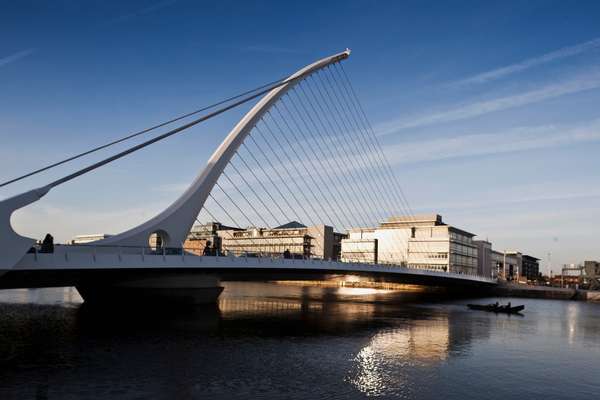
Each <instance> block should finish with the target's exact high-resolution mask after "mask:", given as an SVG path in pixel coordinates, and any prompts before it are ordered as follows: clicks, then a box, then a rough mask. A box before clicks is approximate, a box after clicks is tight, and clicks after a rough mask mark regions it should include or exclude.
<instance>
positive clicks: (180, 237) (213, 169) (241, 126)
mask: <svg viewBox="0 0 600 400" xmlns="http://www.w3.org/2000/svg"><path fill="white" fill-rule="evenodd" d="M349 55H350V50H346V51H343V52H341V53H338V54H334V55H332V56H330V57H326V58H323V59H321V60H319V61H316V62H314V63H312V64H310V65H308V66H306V67H304V68H302V69H301V70H299V71H298V72H296V73H295V74H293V75H291V76H290V77H289V78H287V80H286V81H287V83H286V84H283V85H281V86H279V87H277V88H275V89H273V90H271V91H270V92H269V93H267V94H266V95H265V96H264V97H263V98H262V99H261V100H260V101H259V102H258V103H257V104H256V105H255V106H254V107H252V109H251V110H250V111H249V112H248V113H247V114H246V115H245V116H244V117H243V118H242V119H241V120H240V122H238V123H237V125H236V126H235V127H234V128H233V129H232V130H231V132H229V135H227V137H226V138H225V140H224V141H223V143H221V145H220V146H219V147H218V148H217V150H216V151H215V152H214V153H213V155H212V156H211V158H210V159H209V160H208V165H207V166H206V167H205V168H204V170H203V171H202V172H201V173H200V175H198V176H197V177H196V179H195V180H194V182H192V184H191V185H190V187H189V188H188V189H187V190H186V191H185V192H184V193H183V194H182V195H181V196H180V197H179V198H178V199H177V200H175V201H174V202H173V203H172V204H171V205H170V206H169V207H168V208H167V209H165V210H164V211H163V212H161V213H160V214H158V215H157V216H155V217H154V218H152V219H150V220H149V221H147V222H144V223H142V224H141V225H138V226H137V227H135V228H132V229H130V230H128V231H125V232H123V233H120V234H118V235H115V236H112V237H110V238H107V239H103V240H100V241H98V242H97V243H98V244H101V245H120V246H147V244H148V238H149V237H150V235H151V234H152V233H153V232H156V231H159V230H162V231H165V232H166V233H167V234H168V237H169V241H170V242H169V243H167V244H166V246H167V247H169V246H171V247H179V246H181V245H182V243H183V242H184V241H185V239H186V237H187V235H188V233H189V231H190V228H191V227H192V225H193V223H194V220H195V219H196V216H197V215H198V213H199V212H200V210H201V209H202V207H203V206H204V202H205V201H206V199H207V198H208V195H209V194H210V192H211V191H212V189H213V187H214V185H215V183H216V182H217V180H218V179H219V177H220V176H221V174H222V173H223V170H224V169H225V167H226V166H227V164H228V163H229V161H230V160H231V158H232V157H233V155H234V154H235V152H236V151H237V149H238V148H239V147H240V145H241V144H242V142H243V141H244V139H245V138H246V136H248V134H249V133H250V131H251V130H252V128H254V125H255V124H256V123H257V122H258V121H259V120H260V118H261V117H262V116H263V115H264V114H265V113H266V112H267V111H268V110H269V108H270V107H271V106H272V105H273V104H274V103H275V102H276V101H277V100H279V98H280V97H281V96H283V95H284V94H285V93H286V92H287V91H288V90H290V89H291V88H292V87H294V86H295V85H297V84H298V83H299V82H301V81H302V79H304V78H305V77H307V76H309V75H310V74H312V73H314V72H316V71H318V70H320V69H322V68H324V67H326V66H328V65H330V64H332V63H335V62H338V61H340V60H343V59H346V58H348V56H349Z"/></svg>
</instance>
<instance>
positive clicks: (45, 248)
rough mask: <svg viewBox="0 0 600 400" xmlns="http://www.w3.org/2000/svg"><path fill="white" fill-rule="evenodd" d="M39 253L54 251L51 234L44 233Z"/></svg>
mask: <svg viewBox="0 0 600 400" xmlns="http://www.w3.org/2000/svg"><path fill="white" fill-rule="evenodd" d="M40 252H41V253H54V237H52V235H51V234H49V233H46V236H45V237H44V240H43V241H42V248H41V249H40Z"/></svg>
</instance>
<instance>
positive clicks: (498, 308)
mask: <svg viewBox="0 0 600 400" xmlns="http://www.w3.org/2000/svg"><path fill="white" fill-rule="evenodd" d="M467 307H469V308H470V309H471V310H481V311H488V312H495V313H505V314H518V313H520V312H521V311H523V310H524V309H525V306H523V305H521V306H514V307H512V306H510V305H508V304H507V305H505V306H502V305H499V304H467Z"/></svg>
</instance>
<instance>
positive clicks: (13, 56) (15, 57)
mask: <svg viewBox="0 0 600 400" xmlns="http://www.w3.org/2000/svg"><path fill="white" fill-rule="evenodd" d="M34 52H35V49H26V50H21V51H19V52H16V53H15V54H11V55H9V56H6V57H4V58H0V67H4V66H5V65H8V64H11V63H14V62H15V61H19V60H20V59H22V58H25V57H27V56H29V55H31V54H33V53H34Z"/></svg>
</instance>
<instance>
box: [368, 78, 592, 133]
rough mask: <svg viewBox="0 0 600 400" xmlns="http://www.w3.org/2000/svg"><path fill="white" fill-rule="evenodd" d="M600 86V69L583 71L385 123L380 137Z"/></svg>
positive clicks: (379, 131) (379, 129) (381, 128)
mask: <svg viewBox="0 0 600 400" xmlns="http://www.w3.org/2000/svg"><path fill="white" fill-rule="evenodd" d="M599 87H600V70H593V71H592V72H589V73H586V74H581V75H580V76H577V77H575V78H572V79H569V80H565V81H563V82H559V83H554V84H550V85H547V86H544V87H542V88H540V89H535V90H530V91H528V92H524V93H519V94H514V95H511V96H505V97H499V98H495V99H491V100H483V101H479V102H475V103H471V104H467V105H463V106H461V107H457V108H453V109H450V110H447V111H441V112H437V113H433V114H429V115H423V116H420V117H417V118H414V119H410V120H396V121H392V122H389V123H385V124H382V125H380V126H379V127H378V129H376V131H377V134H378V135H380V136H383V135H389V134H392V133H396V132H398V131H399V130H402V129H407V128H417V127H421V126H427V125H434V124H440V123H445V122H453V121H460V120H464V119H469V118H474V117H478V116H480V115H484V114H489V113H492V112H495V111H502V110H507V109H510V108H515V107H520V106H524V105H528V104H532V103H538V102H541V101H544V100H549V99H553V98H556V97H560V96H564V95H567V94H573V93H579V92H583V91H586V90H591V89H597V88H599Z"/></svg>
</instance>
